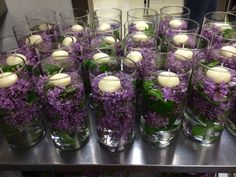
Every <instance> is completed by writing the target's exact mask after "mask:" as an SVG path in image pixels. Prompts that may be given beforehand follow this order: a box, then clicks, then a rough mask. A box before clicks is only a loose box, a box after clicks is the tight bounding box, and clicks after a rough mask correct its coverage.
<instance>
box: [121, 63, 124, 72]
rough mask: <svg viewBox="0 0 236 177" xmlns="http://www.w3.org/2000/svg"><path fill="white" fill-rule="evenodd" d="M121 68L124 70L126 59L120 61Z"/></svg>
mask: <svg viewBox="0 0 236 177" xmlns="http://www.w3.org/2000/svg"><path fill="white" fill-rule="evenodd" d="M120 70H121V71H123V70H124V60H121V63H120Z"/></svg>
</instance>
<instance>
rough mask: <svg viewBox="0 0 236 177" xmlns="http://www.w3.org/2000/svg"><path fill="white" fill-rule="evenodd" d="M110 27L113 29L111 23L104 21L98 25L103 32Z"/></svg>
mask: <svg viewBox="0 0 236 177" xmlns="http://www.w3.org/2000/svg"><path fill="white" fill-rule="evenodd" d="M110 29H111V25H110V24H107V23H103V24H101V25H100V26H99V27H98V31H101V32H104V31H108V30H110Z"/></svg>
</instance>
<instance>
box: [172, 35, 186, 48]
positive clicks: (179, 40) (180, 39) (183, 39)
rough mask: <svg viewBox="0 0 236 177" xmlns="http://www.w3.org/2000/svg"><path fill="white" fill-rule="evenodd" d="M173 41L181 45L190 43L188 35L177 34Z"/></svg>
mask: <svg viewBox="0 0 236 177" xmlns="http://www.w3.org/2000/svg"><path fill="white" fill-rule="evenodd" d="M173 41H174V42H175V43H176V44H177V45H179V44H185V43H186V42H187V41H188V36H187V35H186V34H177V35H175V36H174V37H173Z"/></svg>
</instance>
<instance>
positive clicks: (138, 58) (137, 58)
mask: <svg viewBox="0 0 236 177" xmlns="http://www.w3.org/2000/svg"><path fill="white" fill-rule="evenodd" d="M126 57H127V58H129V59H131V60H132V61H133V62H135V63H138V62H140V61H141V60H142V59H143V56H142V54H141V53H140V52H139V51H132V52H130V53H129V54H128V55H127V56H126ZM131 60H128V59H125V60H124V63H125V64H126V65H128V66H133V65H134V63H133V62H132V61H131Z"/></svg>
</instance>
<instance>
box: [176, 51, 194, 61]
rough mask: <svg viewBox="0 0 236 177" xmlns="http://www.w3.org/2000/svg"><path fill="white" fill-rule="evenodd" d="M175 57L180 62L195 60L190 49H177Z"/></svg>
mask: <svg viewBox="0 0 236 177" xmlns="http://www.w3.org/2000/svg"><path fill="white" fill-rule="evenodd" d="M175 57H176V58H177V59H179V60H183V61H185V60H191V59H192V58H193V52H192V51H191V50H190V49H177V50H176V51H175Z"/></svg>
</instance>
